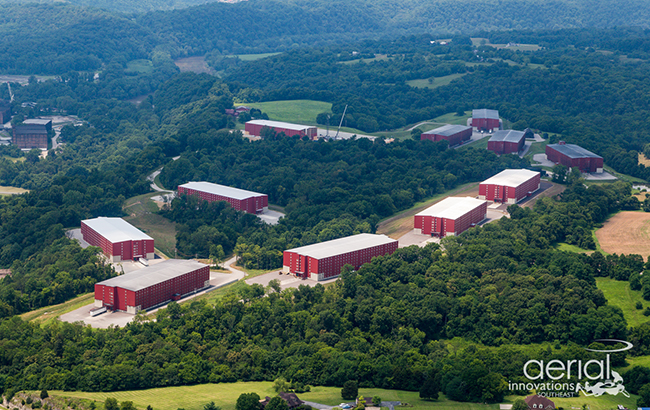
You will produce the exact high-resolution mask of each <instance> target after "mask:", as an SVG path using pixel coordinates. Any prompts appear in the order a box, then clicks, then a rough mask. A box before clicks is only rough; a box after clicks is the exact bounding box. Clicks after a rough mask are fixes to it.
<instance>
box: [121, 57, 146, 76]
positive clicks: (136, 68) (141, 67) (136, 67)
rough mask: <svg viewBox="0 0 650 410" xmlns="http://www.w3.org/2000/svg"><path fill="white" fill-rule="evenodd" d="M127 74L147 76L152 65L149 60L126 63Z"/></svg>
mask: <svg viewBox="0 0 650 410" xmlns="http://www.w3.org/2000/svg"><path fill="white" fill-rule="evenodd" d="M124 71H125V72H127V73H141V74H147V73H150V72H152V71H153V63H152V62H151V60H131V61H129V62H128V63H126V70H124Z"/></svg>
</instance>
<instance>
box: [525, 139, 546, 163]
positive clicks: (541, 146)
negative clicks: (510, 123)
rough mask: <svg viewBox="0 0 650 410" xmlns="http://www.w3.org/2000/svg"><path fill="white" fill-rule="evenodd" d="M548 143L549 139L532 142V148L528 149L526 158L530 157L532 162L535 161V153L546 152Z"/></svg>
mask: <svg viewBox="0 0 650 410" xmlns="http://www.w3.org/2000/svg"><path fill="white" fill-rule="evenodd" d="M546 145H548V140H546V141H542V142H533V143H532V144H530V148H529V149H528V152H527V153H526V158H528V159H530V160H531V162H532V161H533V155H535V154H543V153H545V152H546Z"/></svg>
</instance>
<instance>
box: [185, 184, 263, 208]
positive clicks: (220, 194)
mask: <svg viewBox="0 0 650 410" xmlns="http://www.w3.org/2000/svg"><path fill="white" fill-rule="evenodd" d="M178 194H179V195H194V196H198V197H199V198H201V199H203V200H204V201H208V202H215V201H226V202H228V203H229V204H230V206H232V207H233V208H234V209H236V210H238V211H244V212H248V213H249V214H257V213H260V212H262V211H264V209H266V208H268V206H269V197H268V195H266V194H260V193H257V192H252V191H246V190H244V189H239V188H233V187H229V186H225V185H219V184H213V183H211V182H188V183H187V184H183V185H179V186H178Z"/></svg>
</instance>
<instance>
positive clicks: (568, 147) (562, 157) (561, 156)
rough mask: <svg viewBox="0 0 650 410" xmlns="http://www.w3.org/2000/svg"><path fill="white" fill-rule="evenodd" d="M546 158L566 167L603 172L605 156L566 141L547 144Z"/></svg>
mask: <svg viewBox="0 0 650 410" xmlns="http://www.w3.org/2000/svg"><path fill="white" fill-rule="evenodd" d="M546 158H547V159H548V160H549V161H553V162H555V163H556V164H562V165H564V166H565V167H569V168H573V167H578V168H579V169H580V171H582V172H597V173H601V172H603V157H600V156H598V155H596V154H594V153H593V152H591V151H587V150H586V149H584V148H582V147H580V146H578V145H574V144H566V143H565V142H564V141H560V143H559V144H549V145H547V146H546Z"/></svg>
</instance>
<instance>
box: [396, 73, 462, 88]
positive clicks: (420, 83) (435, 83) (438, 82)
mask: <svg viewBox="0 0 650 410" xmlns="http://www.w3.org/2000/svg"><path fill="white" fill-rule="evenodd" d="M465 74H467V73H461V74H449V75H446V76H444V77H435V78H433V79H432V81H431V82H430V83H429V79H428V78H423V79H418V80H410V81H407V82H406V84H408V85H410V86H411V87H415V88H431V89H433V88H438V87H442V86H443V85H449V83H451V82H452V81H454V80H455V79H457V78H460V77H462V76H464V75H465Z"/></svg>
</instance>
